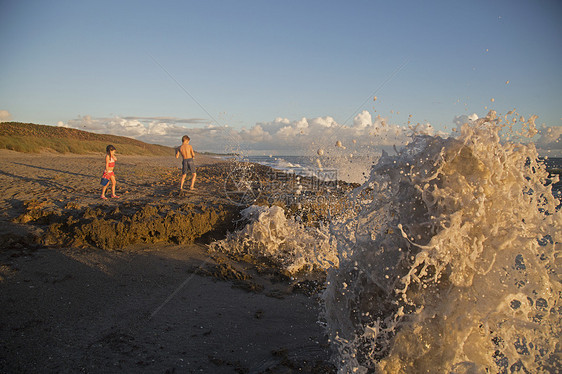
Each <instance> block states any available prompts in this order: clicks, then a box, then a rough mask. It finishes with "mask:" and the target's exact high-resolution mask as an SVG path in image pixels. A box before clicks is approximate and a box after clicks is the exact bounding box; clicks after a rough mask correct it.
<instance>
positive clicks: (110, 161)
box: [101, 144, 119, 200]
mask: <svg viewBox="0 0 562 374" xmlns="http://www.w3.org/2000/svg"><path fill="white" fill-rule="evenodd" d="M105 152H106V155H105V170H104V172H103V177H104V178H107V179H109V181H110V182H111V197H113V198H118V197H119V196H117V195H116V194H115V175H114V174H113V168H114V167H115V161H117V157H115V147H114V146H112V145H111V144H110V145H108V146H107V148H106V149H105ZM108 185H109V183H108V184H106V185H105V186H103V188H102V190H101V198H102V199H104V200H107V197H105V190H106V189H107V186H108Z"/></svg>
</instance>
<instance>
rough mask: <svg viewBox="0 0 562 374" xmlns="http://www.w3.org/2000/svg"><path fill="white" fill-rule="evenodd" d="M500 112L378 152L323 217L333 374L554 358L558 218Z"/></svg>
mask: <svg viewBox="0 0 562 374" xmlns="http://www.w3.org/2000/svg"><path fill="white" fill-rule="evenodd" d="M499 122H500V121H499V120H498V118H497V117H496V115H495V113H493V112H491V113H490V114H489V115H488V117H486V118H483V119H480V120H478V121H475V122H473V123H471V124H470V125H467V124H465V125H463V126H462V128H461V132H460V135H459V136H458V137H457V138H456V139H454V138H448V139H442V138H440V137H431V136H418V137H416V138H415V139H414V140H413V141H412V143H411V144H409V145H408V146H407V147H405V148H404V149H403V150H401V151H400V153H399V154H398V155H396V156H389V155H388V154H383V156H382V157H381V158H380V160H379V162H378V163H377V164H376V165H375V166H373V168H372V169H371V173H370V178H369V179H368V181H367V182H365V183H364V184H363V186H362V187H360V188H359V189H357V190H356V191H355V195H354V196H353V199H354V201H355V203H356V209H357V215H356V216H354V217H351V218H347V219H345V220H343V221H342V222H339V223H337V224H333V226H332V235H333V236H334V237H335V238H337V246H338V253H339V257H340V261H339V268H337V269H336V268H333V269H332V270H330V272H329V274H328V279H327V288H326V290H325V292H324V295H323V297H324V302H325V311H324V316H323V318H325V320H326V322H327V326H328V332H329V335H330V339H331V341H332V342H333V346H334V350H335V351H336V364H337V365H338V367H339V371H340V372H341V373H351V372H358V373H367V372H381V373H422V372H423V373H425V372H431V373H486V372H488V373H496V372H508V371H510V370H511V371H517V370H521V371H522V372H533V373H535V372H558V371H559V370H560V346H559V339H560V336H561V329H562V327H561V326H562V323H561V315H562V305H561V293H562V287H561V279H560V270H561V268H562V263H561V262H562V260H561V247H560V242H561V241H562V240H561V239H562V217H561V213H560V212H559V211H557V210H556V206H557V204H558V202H557V201H555V199H554V198H553V196H552V193H551V190H550V186H551V184H550V183H548V180H547V179H548V173H546V171H545V169H544V165H541V164H540V163H539V162H538V161H537V160H538V154H537V152H536V149H535V147H534V145H533V144H532V143H530V144H518V143H514V142H502V141H501V137H500V131H501V130H502V125H501V124H500V123H499ZM527 124H528V125H529V126H528V127H529V128H532V127H533V124H532V123H527ZM531 135H532V134H531Z"/></svg>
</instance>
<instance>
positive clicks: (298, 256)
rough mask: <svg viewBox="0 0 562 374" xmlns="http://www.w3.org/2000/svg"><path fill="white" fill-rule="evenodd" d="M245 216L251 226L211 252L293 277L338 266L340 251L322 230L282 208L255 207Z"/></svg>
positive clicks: (234, 234)
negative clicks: (254, 261)
mask: <svg viewBox="0 0 562 374" xmlns="http://www.w3.org/2000/svg"><path fill="white" fill-rule="evenodd" d="M241 214H242V216H243V218H245V219H247V220H249V223H248V224H247V225H246V226H245V227H244V228H243V229H241V230H239V231H236V232H233V233H229V234H228V235H227V237H226V238H225V239H223V240H220V241H217V242H214V243H212V244H211V245H210V250H212V251H220V252H224V253H229V254H236V255H250V256H252V257H253V258H254V259H257V260H262V259H264V260H265V261H266V262H268V263H272V264H274V265H275V266H277V267H278V268H279V269H281V270H282V271H284V272H286V273H287V274H289V275H293V274H297V273H299V272H307V271H314V270H324V271H325V270H326V269H328V268H329V267H332V266H337V264H338V257H337V255H336V247H335V245H334V242H333V240H332V239H331V238H330V236H329V235H328V233H327V230H326V229H324V228H323V227H322V226H320V227H305V226H304V225H302V224H301V223H299V222H297V221H295V220H294V219H293V218H291V217H289V218H287V217H286V216H285V212H284V210H283V209H282V208H280V207H278V206H271V207H265V206H257V205H252V206H250V207H248V208H246V209H244V210H243V211H242V212H241Z"/></svg>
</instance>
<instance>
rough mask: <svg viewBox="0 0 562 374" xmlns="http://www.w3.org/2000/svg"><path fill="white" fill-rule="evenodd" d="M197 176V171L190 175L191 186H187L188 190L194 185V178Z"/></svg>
mask: <svg viewBox="0 0 562 374" xmlns="http://www.w3.org/2000/svg"><path fill="white" fill-rule="evenodd" d="M196 177H197V173H193V177H191V187H189V189H190V190H192V189H193V186H194V185H195V178H196Z"/></svg>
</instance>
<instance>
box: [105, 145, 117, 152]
mask: <svg viewBox="0 0 562 374" xmlns="http://www.w3.org/2000/svg"><path fill="white" fill-rule="evenodd" d="M111 151H115V147H114V146H112V145H111V144H110V145H108V146H107V147H106V148H105V153H107V154H109V152H111Z"/></svg>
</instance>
